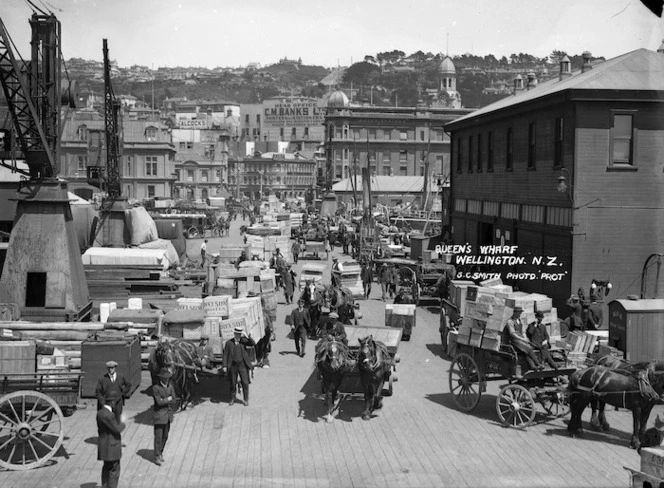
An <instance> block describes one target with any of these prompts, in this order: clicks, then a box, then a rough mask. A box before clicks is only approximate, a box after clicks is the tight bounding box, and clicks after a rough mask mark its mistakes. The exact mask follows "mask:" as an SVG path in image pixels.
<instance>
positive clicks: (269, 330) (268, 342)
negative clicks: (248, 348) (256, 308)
mask: <svg viewBox="0 0 664 488" xmlns="http://www.w3.org/2000/svg"><path fill="white" fill-rule="evenodd" d="M263 321H264V322H265V334H264V335H263V337H261V338H260V339H259V340H258V342H256V361H257V365H258V367H259V368H269V367H270V360H269V359H268V356H269V355H270V352H271V351H272V340H273V339H272V338H273V331H274V329H273V326H272V317H270V315H268V314H267V313H265V312H263Z"/></svg>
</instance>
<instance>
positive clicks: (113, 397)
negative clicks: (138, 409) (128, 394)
mask: <svg viewBox="0 0 664 488" xmlns="http://www.w3.org/2000/svg"><path fill="white" fill-rule="evenodd" d="M120 400H122V397H121V396H119V395H118V393H117V391H115V390H111V391H109V392H108V393H107V394H106V396H105V397H104V405H103V406H102V407H101V409H99V411H98V412H97V433H98V435H99V440H98V442H97V459H98V460H99V461H104V466H103V467H102V468H101V486H102V487H103V488H116V487H117V486H118V481H119V480H120V458H121V457H122V437H121V435H120V434H121V432H122V431H123V430H124V428H125V422H126V419H125V416H124V415H120V417H119V419H118V418H116V417H115V414H114V413H113V407H114V406H115V404H116V403H117V402H119V401H120Z"/></svg>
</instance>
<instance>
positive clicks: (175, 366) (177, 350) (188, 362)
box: [148, 339, 201, 410]
mask: <svg viewBox="0 0 664 488" xmlns="http://www.w3.org/2000/svg"><path fill="white" fill-rule="evenodd" d="M200 367H201V360H200V358H199V357H198V352H197V351H196V346H195V345H193V344H192V343H191V342H188V341H185V340H184V339H175V340H174V341H172V342H170V341H167V340H166V341H164V340H162V341H160V342H159V344H157V347H156V348H155V350H154V351H152V353H151V354H150V357H149V358H148V369H149V370H150V375H151V377H152V384H153V385H156V384H157V383H159V378H158V376H157V375H158V374H159V371H160V370H161V369H162V368H166V369H168V370H170V371H171V372H172V373H173V377H172V378H171V381H172V382H173V388H174V389H175V394H176V395H177V397H178V398H179V400H180V410H184V409H186V408H187V406H188V405H189V403H191V397H192V388H193V385H194V384H196V383H198V376H197V375H196V369H197V368H200Z"/></svg>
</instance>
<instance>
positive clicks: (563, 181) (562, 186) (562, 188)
mask: <svg viewBox="0 0 664 488" xmlns="http://www.w3.org/2000/svg"><path fill="white" fill-rule="evenodd" d="M567 178H570V179H571V176H570V174H569V171H567V170H566V169H565V168H560V176H559V177H558V186H557V187H556V190H558V192H560V193H567V194H568V195H569V192H568V189H569V187H568V186H567ZM571 185H572V183H570V186H571ZM571 199H572V196H571V195H570V200H571Z"/></svg>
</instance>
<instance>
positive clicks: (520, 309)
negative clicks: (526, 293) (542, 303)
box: [514, 305, 523, 312]
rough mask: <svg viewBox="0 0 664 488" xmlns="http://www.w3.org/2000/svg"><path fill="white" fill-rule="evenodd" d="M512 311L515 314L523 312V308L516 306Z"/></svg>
mask: <svg viewBox="0 0 664 488" xmlns="http://www.w3.org/2000/svg"><path fill="white" fill-rule="evenodd" d="M514 311H515V312H523V307H521V306H519V305H517V306H516V307H514Z"/></svg>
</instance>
